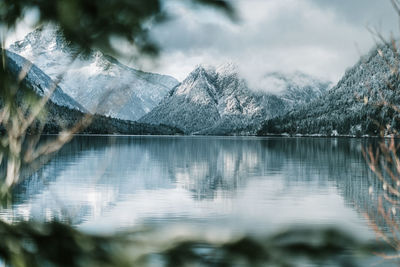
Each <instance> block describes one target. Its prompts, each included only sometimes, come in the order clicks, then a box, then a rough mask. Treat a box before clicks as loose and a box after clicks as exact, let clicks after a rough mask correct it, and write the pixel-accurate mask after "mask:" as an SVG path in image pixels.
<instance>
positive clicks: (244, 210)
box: [0, 136, 377, 238]
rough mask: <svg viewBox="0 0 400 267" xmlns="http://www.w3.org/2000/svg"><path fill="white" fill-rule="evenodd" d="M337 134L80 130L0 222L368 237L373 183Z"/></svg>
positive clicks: (356, 143)
mask: <svg viewBox="0 0 400 267" xmlns="http://www.w3.org/2000/svg"><path fill="white" fill-rule="evenodd" d="M368 142H374V141H373V140H372V141H371V140H367V139H365V140H360V139H340V138H337V139H336V138H331V139H329V138H256V137H154V136H153V137H150V136H149V137H147V136H135V137H126V136H125V137H122V136H113V137H106V136H103V137H101V136H78V137H76V138H75V139H74V140H73V141H72V142H71V143H69V144H68V145H66V146H65V147H64V148H63V149H62V150H61V151H60V152H59V153H58V154H57V155H56V156H55V157H54V158H53V159H52V160H51V161H50V162H48V163H47V164H46V165H44V166H43V167H42V168H41V169H40V170H39V171H37V172H36V173H35V174H33V175H31V176H30V177H27V178H26V179H25V180H24V182H23V183H22V184H21V185H20V186H19V187H18V188H16V190H15V194H14V202H13V206H12V207H11V208H9V209H5V210H2V211H0V217H1V218H3V219H5V220H7V221H21V220H31V219H34V220H38V221H49V220H53V219H57V220H61V221H68V222H71V223H72V224H74V225H77V226H78V227H83V228H87V229H94V230H100V231H103V230H118V229H121V228H126V227H135V226H138V225H153V224H157V225H160V224H161V225H176V224H187V225H189V226H194V227H198V226H201V227H205V228H212V229H220V228H221V227H222V228H224V229H231V230H232V231H255V232H260V231H269V230H271V229H276V228H282V227H284V226H287V225H293V224H296V225H297V224H299V225H302V224H318V225H320V224H321V225H335V226H340V227H343V228H344V229H346V230H348V231H352V232H355V233H358V234H359V235H360V236H368V238H370V237H373V233H372V232H371V230H369V229H368V225H367V222H366V219H365V218H364V216H363V215H362V214H363V213H371V212H372V213H373V212H374V210H376V206H377V203H376V199H374V195H372V196H371V195H369V194H368V188H369V187H370V186H376V179H375V178H374V176H373V175H372V174H371V173H370V172H369V170H368V167H367V165H366V163H365V160H364V158H363V156H362V153H361V147H362V146H363V145H365V144H366V143H368Z"/></svg>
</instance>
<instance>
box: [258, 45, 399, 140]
mask: <svg viewBox="0 0 400 267" xmlns="http://www.w3.org/2000/svg"><path fill="white" fill-rule="evenodd" d="M397 49H398V48H397ZM397 51H398V50H397ZM397 51H396V52H395V51H394V49H393V47H391V46H387V45H379V46H377V47H376V48H374V49H373V50H372V51H371V52H370V53H369V54H367V55H366V56H363V57H362V58H361V59H360V61H359V62H358V63H357V64H356V65H355V66H354V67H352V68H351V69H349V70H347V72H346V73H345V75H344V77H343V78H342V79H341V80H340V81H339V83H338V84H337V85H336V86H335V87H333V88H332V89H331V90H329V91H328V92H326V93H325V94H323V95H322V96H321V97H319V98H317V99H315V100H313V101H311V103H309V104H307V105H304V106H302V107H300V108H298V109H294V110H292V111H290V112H289V113H288V114H286V115H284V116H280V117H278V118H274V119H271V120H267V121H266V122H265V123H264V126H263V128H262V129H261V130H260V132H259V134H261V135H265V134H281V133H289V134H322V135H336V134H340V135H357V136H359V135H364V134H368V135H379V134H388V133H389V132H390V131H392V130H399V129H400V116H399V112H398V111H396V110H398V104H399V103H400V94H399V86H400V82H399V81H400V80H399V72H398V67H399V61H398V58H399V55H398V52H397Z"/></svg>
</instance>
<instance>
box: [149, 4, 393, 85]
mask: <svg viewBox="0 0 400 267" xmlns="http://www.w3.org/2000/svg"><path fill="white" fill-rule="evenodd" d="M170 3H171V2H170ZM234 4H235V5H236V6H237V9H238V11H239V15H240V17H241V20H240V22H238V23H237V24H234V23H231V22H230V21H229V20H228V19H226V18H224V17H223V16H221V15H219V14H218V13H216V12H215V11H212V10H206V9H201V10H194V11H193V10H192V9H190V8H187V7H186V6H184V5H181V4H179V3H177V2H174V1H172V4H170V6H167V8H168V9H169V10H170V11H171V12H172V13H174V14H175V18H174V19H173V20H171V21H169V22H168V23H166V24H164V25H162V26H159V27H157V28H155V29H153V36H154V38H155V39H156V40H157V41H158V42H159V43H160V44H161V46H162V47H163V52H162V56H161V58H160V66H159V69H158V71H161V72H164V73H167V74H171V75H173V76H175V77H177V78H179V79H183V78H184V77H185V76H186V75H187V74H188V72H190V70H191V69H193V68H194V67H195V65H197V64H212V65H218V64H220V63H223V62H226V61H233V62H235V63H237V64H238V65H239V66H240V69H241V71H242V72H243V74H244V75H246V76H247V77H248V78H250V80H251V81H252V82H253V83H255V84H256V83H257V80H258V79H259V78H260V77H261V76H262V75H263V74H265V73H266V72H270V71H288V72H292V71H296V70H298V71H302V72H305V73H308V74H311V75H314V76H318V77H322V78H325V79H329V80H332V81H337V80H338V79H339V78H340V76H341V75H342V74H343V73H344V71H345V69H346V68H347V67H350V66H351V65H352V64H354V63H355V62H356V61H357V59H358V58H359V56H360V53H365V52H367V51H368V50H369V49H370V48H372V46H373V44H374V41H373V38H372V36H371V34H370V33H369V32H368V31H367V29H366V26H367V24H369V25H372V26H379V25H380V24H381V25H382V27H383V32H384V33H385V34H386V33H387V32H389V30H393V31H394V32H395V31H396V30H397V28H398V27H397V20H396V15H395V12H394V11H393V9H392V7H391V4H390V2H389V1H382V0H375V1H374V0H351V1H349V0H335V1H331V0H264V1H262V0H236V1H234ZM356 44H357V45H356ZM357 47H359V50H360V51H358V49H357Z"/></svg>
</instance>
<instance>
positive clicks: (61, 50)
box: [9, 26, 178, 120]
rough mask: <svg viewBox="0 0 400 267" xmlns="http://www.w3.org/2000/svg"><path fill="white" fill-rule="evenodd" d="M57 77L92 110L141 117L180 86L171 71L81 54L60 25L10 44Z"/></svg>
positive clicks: (100, 112) (100, 54)
mask: <svg viewBox="0 0 400 267" xmlns="http://www.w3.org/2000/svg"><path fill="white" fill-rule="evenodd" d="M9 49H10V51H12V52H14V53H16V54H19V55H21V56H23V57H25V58H27V59H28V60H30V61H31V62H33V63H34V64H35V65H37V67H38V68H40V69H41V70H42V71H43V72H44V73H46V74H47V75H49V76H50V78H52V79H53V80H55V79H57V78H58V77H62V79H61V82H60V83H59V85H60V87H61V88H62V90H63V91H64V92H65V93H66V94H68V95H70V96H71V97H72V98H74V99H75V100H76V101H78V102H79V103H80V104H81V105H82V106H83V107H85V108H86V109H87V110H89V111H91V112H92V113H98V114H102V115H107V116H111V117H115V118H120V119H127V120H137V119H138V118H140V117H141V116H143V115H144V114H146V113H147V112H149V111H150V110H151V109H152V108H153V107H155V106H156V105H157V104H158V103H159V102H160V100H161V99H162V98H163V97H164V96H165V95H166V93H167V92H168V91H169V90H170V89H171V88H173V87H174V86H176V85H177V84H178V81H177V80H175V79H174V78H172V77H170V76H166V75H159V74H152V73H146V72H142V71H138V70H135V69H133V68H129V67H127V66H125V65H123V64H121V63H120V62H118V61H117V60H116V59H114V58H112V57H109V56H106V55H104V54H103V53H101V52H100V51H92V52H91V53H90V54H89V55H88V56H82V55H78V56H77V57H76V58H75V55H76V51H75V50H74V48H73V47H71V46H70V45H69V44H68V43H67V42H66V41H65V39H64V38H63V36H62V34H61V33H60V31H59V30H58V28H57V27H54V26H45V27H42V28H39V29H36V30H35V31H33V32H31V33H29V34H28V35H27V36H26V37H25V38H24V40H22V41H18V42H16V43H14V44H13V45H11V46H10V48H9Z"/></svg>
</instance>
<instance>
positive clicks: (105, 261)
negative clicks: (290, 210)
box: [0, 222, 387, 267]
mask: <svg viewBox="0 0 400 267" xmlns="http://www.w3.org/2000/svg"><path fill="white" fill-rule="evenodd" d="M0 236H1V237H2V241H1V243H0V257H1V258H3V259H5V261H6V264H9V265H11V266H21V267H24V266H70V267H73V266H82V267H83V266H85V267H88V266H299V265H303V264H316V265H318V266H323V265H327V264H330V265H333V266H360V265H358V263H357V262H358V261H359V260H360V259H361V260H365V259H368V258H369V257H371V253H372V252H378V251H382V250H385V249H387V248H386V247H385V245H384V244H377V243H374V244H362V243H360V242H358V241H356V240H355V239H353V238H350V237H349V235H347V234H345V233H342V232H340V231H338V230H334V229H313V230H311V229H297V230H290V231H287V232H282V233H279V234H275V235H273V236H270V237H266V238H256V237H249V236H248V237H240V238H231V239H228V240H226V239H225V240H221V239H220V240H218V238H212V239H211V238H206V237H204V236H195V235H194V234H193V235H192V236H187V235H186V236H185V235H176V236H173V237H171V236H170V234H169V235H168V234H166V233H160V232H158V231H154V230H143V231H137V232H131V233H120V234H114V235H112V236H96V235H89V234H84V233H82V232H80V231H77V230H75V229H73V228H71V227H70V226H67V225H65V224H61V223H57V222H53V223H50V224H35V223H20V224H17V225H13V226H11V225H8V224H5V223H3V222H0Z"/></svg>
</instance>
